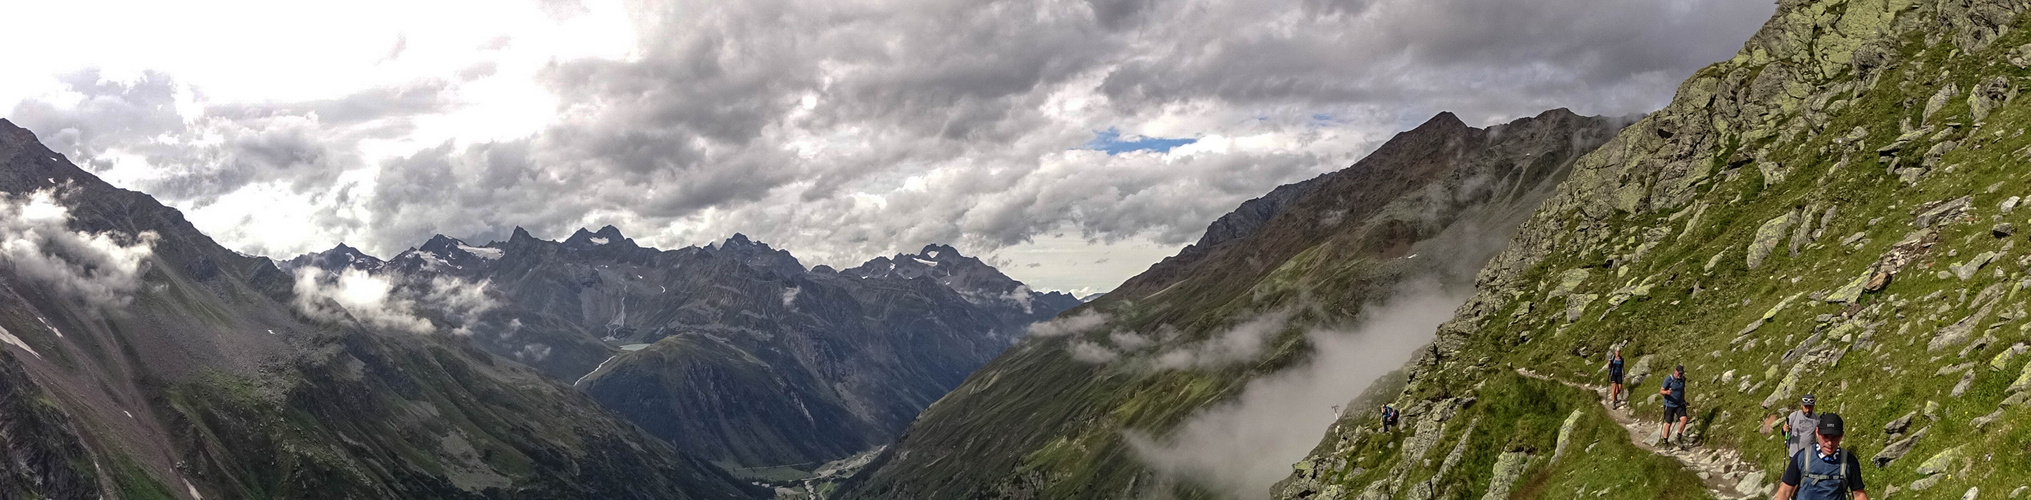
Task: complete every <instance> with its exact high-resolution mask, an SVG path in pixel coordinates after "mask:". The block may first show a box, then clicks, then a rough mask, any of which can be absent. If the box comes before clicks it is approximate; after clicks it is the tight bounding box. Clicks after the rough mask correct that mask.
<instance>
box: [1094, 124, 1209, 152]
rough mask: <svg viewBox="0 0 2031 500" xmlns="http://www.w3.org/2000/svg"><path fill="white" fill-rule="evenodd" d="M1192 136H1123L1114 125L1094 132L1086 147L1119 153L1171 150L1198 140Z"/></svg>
mask: <svg viewBox="0 0 2031 500" xmlns="http://www.w3.org/2000/svg"><path fill="white" fill-rule="evenodd" d="M1198 141H1199V140H1198V139H1193V138H1190V137H1183V138H1167V137H1139V136H1138V137H1130V138H1125V139H1124V138H1122V136H1121V131H1120V130H1116V129H1115V128H1113V127H1108V128H1107V130H1102V131H1098V132H1094V133H1093V140H1091V141H1087V142H1086V149H1091V150H1095V151H1101V152H1105V153H1107V154H1110V155H1118V154H1122V153H1127V152H1130V151H1155V152H1158V153H1164V152H1169V151H1170V150H1171V149H1172V148H1176V147H1178V146H1183V145H1186V144H1191V143H1194V142H1198Z"/></svg>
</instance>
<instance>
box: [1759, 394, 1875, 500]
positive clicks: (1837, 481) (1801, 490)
mask: <svg viewBox="0 0 2031 500" xmlns="http://www.w3.org/2000/svg"><path fill="white" fill-rule="evenodd" d="M1841 427H1842V425H1841V416H1840V415H1839V414H1835V413H1826V414H1821V415H1820V416H1819V420H1818V423H1817V425H1815V426H1814V427H1813V429H1814V431H1813V432H1812V434H1814V435H1815V436H1816V437H1817V439H1816V441H1815V445H1814V446H1812V447H1809V448H1806V449H1803V450H1798V452H1797V453H1793V454H1791V458H1790V460H1789V463H1787V464H1786V465H1785V466H1784V477H1783V481H1782V484H1779V485H1777V497H1776V499H1777V500H1792V499H1794V498H1796V499H1798V500H1849V499H1850V498H1852V499H1853V500H1869V493H1868V492H1866V491H1863V489H1864V488H1865V487H1864V486H1863V485H1862V461H1861V460H1860V459H1857V458H1855V454H1853V453H1849V452H1848V450H1844V449H1841V434H1842V429H1841Z"/></svg>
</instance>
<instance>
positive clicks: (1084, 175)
mask: <svg viewBox="0 0 2031 500" xmlns="http://www.w3.org/2000/svg"><path fill="white" fill-rule="evenodd" d="M0 7H4V9H5V10H6V11H7V12H8V13H9V17H10V18H12V19H13V20H14V22H11V23H9V28H8V29H5V30H0V46H4V47H7V49H6V52H7V55H6V56H4V57H0V65H4V66H5V69H4V71H0V113H4V116H5V117H6V118H9V119H11V120H14V121H15V122H17V123H19V124H21V125H23V126H25V127H28V128H30V129H32V130H34V131H36V132H37V133H38V134H39V135H40V136H41V137H42V139H43V140H44V142H46V143H49V144H50V146H51V147H52V148H53V149H56V150H57V151H59V152H61V153H64V154H66V155H68V156H70V158H72V159H73V160H74V161H77V162H78V163H80V164H81V165H85V167H86V168H87V169H89V170H91V171H93V172H95V173H97V174H98V175H100V176H102V177H104V178H106V179H108V180H110V181H112V182H113V183H115V184H117V185H120V186H122V187H127V188H130V189H136V190H140V191H143V192H147V193H149V194H152V195H154V196H156V197H157V198H159V199H162V200H163V201H164V202H166V203H169V204H171V205H173V206H176V207H178V208H181V209H183V210H184V211H185V213H186V214H187V215H189V217H190V219H191V220H192V221H193V222H195V223H196V224H197V225H198V227H199V228H200V229H203V230H204V231H206V232H207V233H210V234H211V235H213V236H214V237H215V238H218V239H219V240H220V241H221V242H223V243H225V244H226V245H228V246H230V247H233V248H237V249H239V250H241V251H243V252H247V253H252V254H263V255H269V256H277V257H286V256H291V255H295V254H298V253H302V252H307V251H315V250H322V249H325V248H329V247H331V246H333V245H335V244H337V243H339V242H340V241H344V242H346V243H349V244H353V245H354V246H358V247H361V248H363V249H366V250H367V251H369V252H370V253H375V254H377V255H381V256H383V257H388V256H392V255H393V254H395V253H397V252H400V251H401V250H403V249H406V248H409V247H411V246H414V245H418V244H421V242H422V241H424V240H425V239H426V238H428V237H429V236H430V235H432V234H436V233H443V234H448V235H452V236H456V237H461V238H465V239H467V240H469V241H474V242H483V241H488V240H491V239H501V238H505V237H506V235H507V234H508V232H509V231H510V230H512V228H514V227H515V226H522V227H526V228H529V229H530V231H531V232H533V233H534V234H536V235H537V236H539V237H547V238H552V239H559V238H563V237H564V236H566V235H568V234H569V233H570V231H572V230H574V229H576V228H579V227H581V226H583V227H593V228H597V227H599V226H602V225H606V224H612V225H615V226H618V227H620V228H621V229H622V230H623V232H625V233H627V234H628V235H629V236H632V237H634V238H636V239H637V240H639V241H641V242H642V243H644V244H648V245H654V246H661V247H672V248H674V247H680V246H685V245H703V244H706V243H710V242H714V241H718V240H721V239H724V238H725V237H727V236H729V235H731V234H733V233H735V232H740V233H745V234H747V235H749V236H752V237H754V238H755V239H757V240H760V241H765V242H768V243H771V244H773V245H775V246H777V247H781V248H787V249H790V250H791V251H792V252H794V253H796V254H797V255H798V256H799V257H800V258H802V259H803V260H804V261H805V263H806V265H814V264H821V263H825V264H835V265H838V264H849V265H850V264H854V263H857V262H859V261H862V260H865V259H867V258H870V257H872V256H875V255H881V254H887V253H892V252H897V251H914V250H915V249H917V248H919V247H921V246H922V245H924V244H926V243H934V242H936V243H951V244H954V245H957V246H958V247H959V248H960V249H961V250H962V251H966V252H968V253H972V254H979V255H986V256H989V257H990V262H994V263H996V264H999V265H1001V266H1003V267H1004V268H1005V270H1006V271H1007V272H1008V273H1009V274H1011V275H1013V276H1015V277H1016V278H1018V279H1021V280H1024V281H1027V282H1029V283H1031V284H1032V285H1034V286H1037V287H1039V288H1048V289H1062V290H1083V291H1089V292H1090V291H1104V290H1106V289H1108V288H1111V287H1113V286H1114V285H1115V284H1117V283H1119V282H1120V281H1121V280H1122V279H1124V278H1126V277H1128V276H1130V275H1133V274H1134V273H1136V272H1139V271H1141V270H1142V269H1144V268H1146V267H1147V266H1148V265H1149V264H1151V263H1153V262H1155V261H1156V260H1158V259H1161V258H1162V257H1164V256H1166V255H1170V254H1172V253H1174V252H1175V251H1176V250H1177V249H1178V248H1179V247H1182V246H1183V245H1185V244H1187V243H1189V242H1191V241H1193V240H1196V239H1197V238H1198V235H1199V233H1200V232H1201V231H1202V230H1203V229H1204V228H1205V225H1206V224H1207V223H1208V222H1210V221H1211V220H1212V219H1213V218H1215V217H1218V216H1219V215H1220V214H1222V213H1225V212H1226V211H1228V210H1231V209H1232V208H1233V207H1234V206H1235V205H1237V204H1239V203H1240V202H1241V201H1243V200H1246V199H1248V198H1252V197H1254V196H1258V195H1260V194H1262V193H1265V192H1267V191H1268V190H1269V189H1271V188H1273V187H1275V186H1276V185H1279V184H1283V183H1288V182H1293V181H1297V180H1302V179H1305V178H1309V177H1311V176H1314V175H1317V174H1320V173H1323V172H1327V171H1331V170H1335V169H1338V168H1340V167H1344V166H1345V165H1347V164H1349V163H1352V162H1353V161H1354V160H1356V159H1358V158H1359V157H1360V156H1361V155H1362V154H1364V153H1366V152H1367V151H1369V150H1370V149H1372V148H1374V147H1375V146H1377V145H1378V144H1379V143H1380V142H1381V141H1383V140H1386V139H1387V138H1388V137H1389V136H1390V135H1392V134H1393V133H1395V132H1396V131H1399V130H1403V129H1406V128H1409V127H1411V126H1414V125H1416V124H1417V123H1420V122H1422V121H1424V120H1425V119H1426V118H1428V117H1430V116H1431V115H1432V114H1434V113H1437V112H1439V111H1446V110H1450V111H1454V112H1456V113H1458V114H1459V115H1460V116H1461V117H1462V118H1463V119H1465V120H1466V121H1468V122H1469V123H1470V124H1474V125H1485V124H1493V123H1500V122H1503V121H1507V120H1510V119H1513V118H1516V117H1521V116H1528V115H1534V114H1536V113H1538V112H1539V111H1542V110H1545V109H1550V108H1555V107H1567V108H1571V109H1573V110H1575V111H1577V112H1580V113H1582V114H1600V115H1624V114H1631V113H1642V112H1647V111H1651V110H1654V109H1656V108H1658V107H1661V106H1662V105H1663V104H1664V103H1665V102H1666V101H1667V100H1668V99H1669V98H1670V96H1671V93H1672V91H1673V90H1674V89H1675V88H1676V86H1677V84H1678V82H1679V81H1680V80H1682V79H1683V78H1685V77H1686V76H1687V75H1689V74H1691V73H1692V71H1694V70H1696V69H1698V68H1699V67H1701V66H1704V65H1706V64H1708V63H1711V62H1714V61H1718V60H1722V59H1726V58H1727V57H1729V56H1730V55H1732V54H1733V53H1734V52H1735V51H1736V50H1737V49H1738V48H1740V47H1741V44H1742V41H1743V40H1746V39H1747V38H1748V36H1749V34H1750V33H1752V32H1753V31H1754V30H1755V29H1756V28H1757V27H1758V26H1759V25H1761V24H1762V22H1763V21H1764V20H1765V19H1767V18H1768V17H1769V15H1770V13H1771V11H1772V10H1773V4H1772V2H1771V0H1541V1H1529V2H1523V1H1514V0H1253V1H1244V0H1182V1H1156V0H1025V1H979V0H972V1H945V0H879V1H866V0H814V1H803V0H740V1H725V0H708V1H689V0H678V1H663V2H648V1H639V2H609V1H600V0H536V1H533V2H530V1H522V2H515V1H496V0H486V1H479V0H473V1H465V0H445V1H429V2H415V1H381V0H358V1H352V2H323V3H317V2H272V1H218V2H206V3H201V4H192V5H168V2H134V3H131V4H130V3H127V2H105V1H65V2H32V3H31V2H16V1H13V0H5V4H4V5H0Z"/></svg>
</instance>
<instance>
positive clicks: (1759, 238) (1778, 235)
mask: <svg viewBox="0 0 2031 500" xmlns="http://www.w3.org/2000/svg"><path fill="white" fill-rule="evenodd" d="M1797 220H1798V213H1797V212H1787V213H1785V214H1784V215H1782V216H1778V217H1777V218H1774V219H1770V220H1769V221H1766V222H1764V223H1763V226H1761V227H1758V228H1757V229H1756V239H1755V240H1754V241H1751V242H1750V243H1749V268H1750V269H1755V268H1756V267H1757V266H1761V265H1763V259H1766V258H1769V257H1770V252H1772V251H1776V250H1777V243H1778V242H1780V241H1783V240H1784V235H1785V230H1787V229H1790V228H1791V224H1792V223H1794V222H1797Z"/></svg>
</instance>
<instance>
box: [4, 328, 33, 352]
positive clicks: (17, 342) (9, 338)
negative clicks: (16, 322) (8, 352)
mask: <svg viewBox="0 0 2031 500" xmlns="http://www.w3.org/2000/svg"><path fill="white" fill-rule="evenodd" d="M0 344H7V345H11V346H14V347H19V348H21V350H23V351H28V353H29V354H34V355H35V358H36V359H42V353H39V352H35V348H33V347H29V346H28V343H27V342H22V341H21V337H16V336H14V334H13V333H12V332H8V331H7V329H6V328H0Z"/></svg>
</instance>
